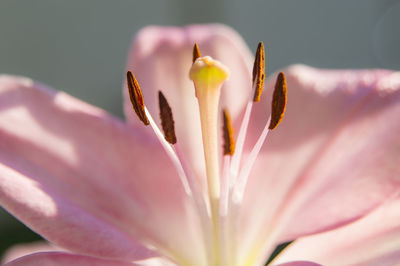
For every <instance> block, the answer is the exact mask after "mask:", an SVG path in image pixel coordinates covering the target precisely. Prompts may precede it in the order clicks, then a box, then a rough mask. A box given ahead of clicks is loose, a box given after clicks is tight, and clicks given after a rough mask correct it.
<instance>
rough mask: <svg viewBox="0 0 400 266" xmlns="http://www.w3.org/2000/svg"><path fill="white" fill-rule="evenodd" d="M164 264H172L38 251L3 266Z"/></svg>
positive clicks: (154, 265)
mask: <svg viewBox="0 0 400 266" xmlns="http://www.w3.org/2000/svg"><path fill="white" fill-rule="evenodd" d="M19 265H21V266H55V265H57V266H63V265H65V266H70V265H74V266H87V265H90V266H133V265H142V266H146V265H148V266H166V265H172V264H169V263H168V262H165V263H164V262H163V261H162V260H159V259H150V260H147V261H139V262H132V263H131V262H122V261H116V260H105V259H99V258H94V257H88V256H82V255H77V254H70V253H64V252H40V253H34V254H31V255H27V256H24V257H22V258H19V259H16V260H14V261H11V262H9V263H7V264H6V265H5V266H19Z"/></svg>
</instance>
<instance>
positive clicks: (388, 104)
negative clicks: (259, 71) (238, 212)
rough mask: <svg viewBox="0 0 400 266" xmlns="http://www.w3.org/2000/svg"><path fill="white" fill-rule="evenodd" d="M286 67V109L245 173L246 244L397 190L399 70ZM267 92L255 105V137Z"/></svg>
mask: <svg viewBox="0 0 400 266" xmlns="http://www.w3.org/2000/svg"><path fill="white" fill-rule="evenodd" d="M285 72H286V74H287V78H288V81H287V82H288V106H287V111H286V115H285V117H284V119H283V122H282V123H281V125H280V126H278V128H277V129H275V130H274V131H272V132H271V133H270V135H269V138H268V139H267V141H266V144H265V145H264V147H263V150H262V154H261V155H260V157H259V158H258V161H257V162H256V165H255V168H254V169H253V172H252V173H251V175H250V180H249V185H248V187H247V191H246V194H245V199H244V204H243V206H244V207H243V208H242V210H244V211H243V213H242V220H241V228H244V229H243V232H242V234H243V235H244V236H248V237H249V238H248V240H247V241H246V240H243V241H242V242H243V243H244V245H245V243H252V242H254V239H255V238H258V239H260V238H261V239H263V238H264V239H265V238H266V235H267V234H270V233H271V232H272V231H274V232H275V233H276V230H277V229H278V228H280V229H281V230H282V231H283V232H282V233H281V234H280V236H279V237H278V242H283V241H287V240H293V239H295V238H297V237H299V236H301V235H305V234H311V233H315V232H319V231H324V230H328V229H332V228H335V227H337V226H340V225H343V224H346V223H349V222H351V221H353V220H355V219H357V218H360V217H362V216H363V215H365V214H366V213H368V212H369V211H371V210H372V209H374V208H375V207H377V206H378V205H379V204H381V203H382V202H383V201H384V200H385V199H387V198H388V197H390V196H391V195H393V194H394V193H396V192H397V191H399V189H400V179H399V176H400V164H399V163H398V162H399V158H400V149H399V147H400V139H399V137H398V136H399V135H400V123H399V119H398V118H399V116H400V90H399V88H400V74H399V73H396V72H392V71H386V70H360V71H351V70H317V69H313V68H310V67H306V66H293V67H290V68H289V69H288V70H287V71H285ZM274 80H275V77H274V76H273V77H271V79H269V81H268V82H267V90H271V87H272V86H273V83H274ZM270 94H271V93H265V94H264V99H263V100H262V101H263V103H264V105H262V104H261V105H257V106H256V109H255V114H256V115H255V117H256V119H254V120H253V121H252V122H254V124H253V125H252V127H251V128H252V131H251V132H250V135H252V136H253V142H254V138H255V136H256V135H257V134H259V133H260V132H259V131H258V130H259V129H260V128H261V127H262V126H263V125H262V122H264V121H266V114H265V110H266V109H267V108H268V107H267V105H268V104H269V103H270ZM266 95H268V97H266ZM265 98H267V99H265ZM264 123H265V122H264ZM260 195H265V197H261V196H260ZM261 228H263V229H264V230H262V229H261ZM261 232H264V233H261ZM270 241H271V239H270Z"/></svg>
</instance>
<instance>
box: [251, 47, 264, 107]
mask: <svg viewBox="0 0 400 266" xmlns="http://www.w3.org/2000/svg"><path fill="white" fill-rule="evenodd" d="M264 79H265V49H264V44H263V42H259V43H258V46H257V51H256V58H255V59H254V65H253V88H254V97H253V102H258V101H260V97H261V93H262V91H263V88H264Z"/></svg>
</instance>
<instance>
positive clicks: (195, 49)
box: [193, 43, 201, 63]
mask: <svg viewBox="0 0 400 266" xmlns="http://www.w3.org/2000/svg"><path fill="white" fill-rule="evenodd" d="M199 57H201V53H200V49H199V46H198V45H197V43H194V47H193V63H194V62H195V61H196V59H197V58H199Z"/></svg>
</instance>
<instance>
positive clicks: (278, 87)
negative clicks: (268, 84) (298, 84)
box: [268, 72, 287, 130]
mask: <svg viewBox="0 0 400 266" xmlns="http://www.w3.org/2000/svg"><path fill="white" fill-rule="evenodd" d="M286 102H287V85H286V78H285V74H283V72H280V73H279V74H278V78H277V79H276V83H275V90H274V95H273V96H272V105H271V106H272V107H271V122H270V124H269V127H268V128H269V129H270V130H272V129H274V128H276V127H277V126H278V125H279V123H280V122H281V121H282V118H283V116H284V114H285V109H286Z"/></svg>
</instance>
